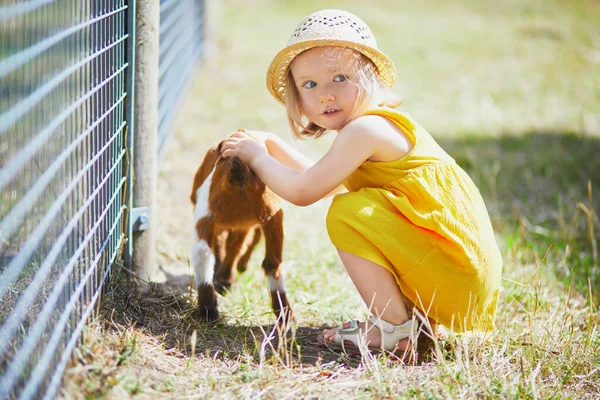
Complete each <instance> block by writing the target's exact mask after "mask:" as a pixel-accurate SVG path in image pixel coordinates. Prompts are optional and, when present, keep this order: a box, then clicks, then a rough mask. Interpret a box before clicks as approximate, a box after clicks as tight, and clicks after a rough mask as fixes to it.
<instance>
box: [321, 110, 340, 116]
mask: <svg viewBox="0 0 600 400" xmlns="http://www.w3.org/2000/svg"><path fill="white" fill-rule="evenodd" d="M340 111H341V110H326V111H324V112H323V114H321V115H323V116H325V117H333V116H335V115H337V114H338V113H339V112H340Z"/></svg>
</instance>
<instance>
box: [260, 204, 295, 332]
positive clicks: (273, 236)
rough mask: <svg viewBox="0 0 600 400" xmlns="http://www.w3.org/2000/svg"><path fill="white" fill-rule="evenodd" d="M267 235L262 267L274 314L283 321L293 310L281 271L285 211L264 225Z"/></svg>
mask: <svg viewBox="0 0 600 400" xmlns="http://www.w3.org/2000/svg"><path fill="white" fill-rule="evenodd" d="M263 233H264V235H265V259H264V261H263V263H262V267H263V269H264V271H265V274H266V275H267V279H268V281H269V291H270V293H271V306H272V308H273V312H274V313H275V315H276V316H277V317H278V318H279V317H280V316H282V317H283V321H284V322H285V321H289V320H290V319H291V317H292V309H291V308H290V306H289V303H288V301H287V296H286V294H285V285H284V280H283V275H282V273H281V270H280V268H279V267H280V265H281V258H282V252H283V211H282V210H279V211H278V212H277V213H276V214H275V215H274V216H273V217H272V218H271V219H270V220H269V221H267V223H265V224H264V225H263Z"/></svg>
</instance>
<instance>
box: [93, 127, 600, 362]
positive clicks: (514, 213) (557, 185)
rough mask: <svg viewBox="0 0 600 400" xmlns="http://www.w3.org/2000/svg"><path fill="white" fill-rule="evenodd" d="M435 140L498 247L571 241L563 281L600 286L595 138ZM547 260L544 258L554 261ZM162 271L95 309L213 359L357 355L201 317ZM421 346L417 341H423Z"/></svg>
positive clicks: (182, 279)
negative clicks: (488, 222)
mask: <svg viewBox="0 0 600 400" xmlns="http://www.w3.org/2000/svg"><path fill="white" fill-rule="evenodd" d="M438 141H439V142H440V144H441V145H442V147H444V148H445V149H446V150H447V151H448V153H450V154H451V155H452V156H453V157H454V158H455V159H456V160H457V162H458V163H459V165H461V166H462V167H463V168H464V169H465V170H466V171H467V172H468V173H469V174H470V176H471V177H472V178H473V180H474V181H475V183H476V184H477V186H478V187H479V188H480V191H481V193H482V195H483V197H484V199H485V201H486V204H487V205H488V209H489V210H490V215H491V217H492V220H493V222H494V226H495V229H496V231H497V232H498V233H499V236H501V237H504V238H507V239H506V242H505V243H504V244H503V246H504V247H505V248H504V249H503V250H504V252H505V254H507V253H508V252H509V251H510V249H509V247H510V246H518V250H519V251H521V250H523V249H530V248H531V249H533V250H534V251H533V253H536V254H541V255H544V254H546V255H547V254H548V253H550V251H549V249H552V251H555V252H556V253H557V255H556V259H559V258H561V257H563V255H564V254H565V253H564V249H565V248H566V247H567V246H569V247H570V249H571V251H570V255H569V256H568V257H565V258H564V259H563V261H562V262H564V263H568V265H569V266H570V268H571V275H570V277H569V278H568V279H571V280H572V282H575V288H576V289H577V288H578V286H579V289H580V290H587V285H588V278H591V281H592V283H593V284H594V283H595V284H596V287H598V286H600V280H599V279H598V275H599V274H598V271H597V270H598V268H597V264H596V260H595V259H594V251H595V250H594V249H595V248H594V244H593V240H591V239H592V238H591V237H590V235H591V233H590V232H595V233H594V234H595V237H598V236H600V234H598V227H599V226H600V222H599V221H598V210H599V209H600V156H599V154H600V139H599V138H597V137H590V136H589V135H588V136H584V135H580V134H575V133H553V132H549V133H546V132H530V133H526V134H520V135H514V136H511V135H502V136H498V137H481V135H465V136H463V137H460V138H456V137H455V138H443V137H442V138H438ZM166 179H168V177H166ZM189 181H190V182H191V181H192V177H191V176H190V179H189ZM590 189H591V193H592V195H591V196H590ZM586 210H587V212H588V213H587V214H586ZM590 210H594V212H593V213H592V212H590ZM590 221H596V225H595V227H596V228H595V231H590V229H589V226H590ZM559 254H560V257H558V255H559ZM544 257H546V256H544ZM532 260H533V258H532ZM550 261H552V260H544V261H543V262H546V263H547V264H548V265H552V263H551V262H550ZM532 262H534V261H532ZM552 268H554V271H555V272H556V274H557V276H559V277H560V278H562V279H565V278H566V275H565V272H563V271H560V270H559V269H558V267H557V264H554V265H552ZM165 272H167V274H166V275H167V276H168V282H167V284H166V285H163V286H151V287H150V288H149V290H148V291H147V292H145V293H144V294H140V293H138V292H136V291H135V290H133V289H132V288H130V287H128V286H126V285H123V284H116V285H112V287H111V289H109V290H108V293H107V294H106V295H105V296H104V301H103V304H102V310H103V315H105V316H106V318H107V319H108V318H109V317H110V318H112V319H113V320H114V321H115V322H116V323H120V324H123V325H126V326H130V325H131V324H133V323H135V324H136V326H137V327H138V328H142V329H144V330H145V331H146V332H148V333H149V334H151V335H153V336H155V337H157V338H160V340H161V341H163V342H164V343H165V346H166V348H177V349H178V350H179V351H181V352H182V353H184V354H188V355H190V354H191V353H192V348H191V345H190V338H191V336H192V333H193V332H194V331H196V332H197V338H198V340H197V347H196V348H195V352H196V354H199V353H202V354H208V355H209V356H211V357H227V358H236V357H247V356H248V355H250V356H251V357H253V358H254V359H255V360H259V359H260V354H261V348H263V349H264V352H265V354H266V357H267V358H269V357H271V359H277V358H278V357H279V358H280V359H281V361H282V362H286V360H284V359H283V358H282V357H283V354H284V353H285V352H282V351H281V346H286V348H288V349H290V352H288V353H287V354H291V355H292V357H293V358H294V361H295V362H300V363H302V364H311V365H316V364H319V363H321V364H322V363H327V362H331V361H336V362H343V363H345V364H347V365H349V366H356V365H358V364H359V363H360V358H359V357H345V356H342V355H340V354H339V353H336V352H333V351H330V350H328V349H325V348H323V347H321V346H319V345H318V344H317V336H318V335H319V334H320V333H321V331H322V329H323V327H297V329H296V331H295V332H294V334H293V335H292V337H291V338H290V337H288V336H285V338H284V337H279V336H280V335H278V334H275V335H274V337H273V338H272V339H269V335H270V333H271V332H273V331H274V327H273V326H272V325H265V326H247V325H243V324H239V323H237V322H236V320H235V319H234V318H235V317H236V316H230V317H232V318H231V319H229V320H224V321H223V323H220V324H217V325H216V326H206V325H201V324H199V323H198V319H197V317H196V316H195V307H194V304H193V303H192V300H191V299H192V296H191V295H190V294H189V281H190V277H189V275H173V274H169V273H168V271H165ZM113 310H114V312H113ZM280 339H281V341H280ZM429 345H430V343H426V342H425V341H423V346H425V348H427V347H428V346H429Z"/></svg>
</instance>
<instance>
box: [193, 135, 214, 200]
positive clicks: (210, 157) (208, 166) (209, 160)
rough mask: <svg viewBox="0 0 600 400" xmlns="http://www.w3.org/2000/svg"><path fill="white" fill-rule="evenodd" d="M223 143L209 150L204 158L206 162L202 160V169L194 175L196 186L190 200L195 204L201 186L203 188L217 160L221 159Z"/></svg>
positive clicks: (194, 185)
mask: <svg viewBox="0 0 600 400" xmlns="http://www.w3.org/2000/svg"><path fill="white" fill-rule="evenodd" d="M221 143H222V142H219V143H218V144H215V145H214V146H213V147H211V148H210V149H208V151H207V152H206V155H205V156H204V160H202V164H200V167H199V168H198V170H197V171H196V175H194V184H193V186H192V194H191V195H190V200H191V201H192V203H193V204H196V191H197V190H198V188H199V187H200V186H202V184H203V183H204V181H205V180H206V178H207V177H208V175H210V172H211V171H212V170H213V168H214V167H215V164H216V163H217V160H218V159H219V157H221Z"/></svg>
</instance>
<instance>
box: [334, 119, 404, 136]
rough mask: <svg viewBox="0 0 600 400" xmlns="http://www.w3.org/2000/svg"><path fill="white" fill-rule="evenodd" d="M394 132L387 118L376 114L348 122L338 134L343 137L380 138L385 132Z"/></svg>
mask: <svg viewBox="0 0 600 400" xmlns="http://www.w3.org/2000/svg"><path fill="white" fill-rule="evenodd" d="M393 130H394V126H393V125H392V124H390V121H389V119H388V118H386V117H385V116H383V115H378V114H363V115H361V116H359V117H357V118H355V119H354V120H352V121H350V122H348V123H347V124H346V126H344V128H342V130H341V131H340V133H342V134H344V135H348V136H350V135H366V136H373V137H381V135H382V134H385V133H386V132H391V131H393Z"/></svg>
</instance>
